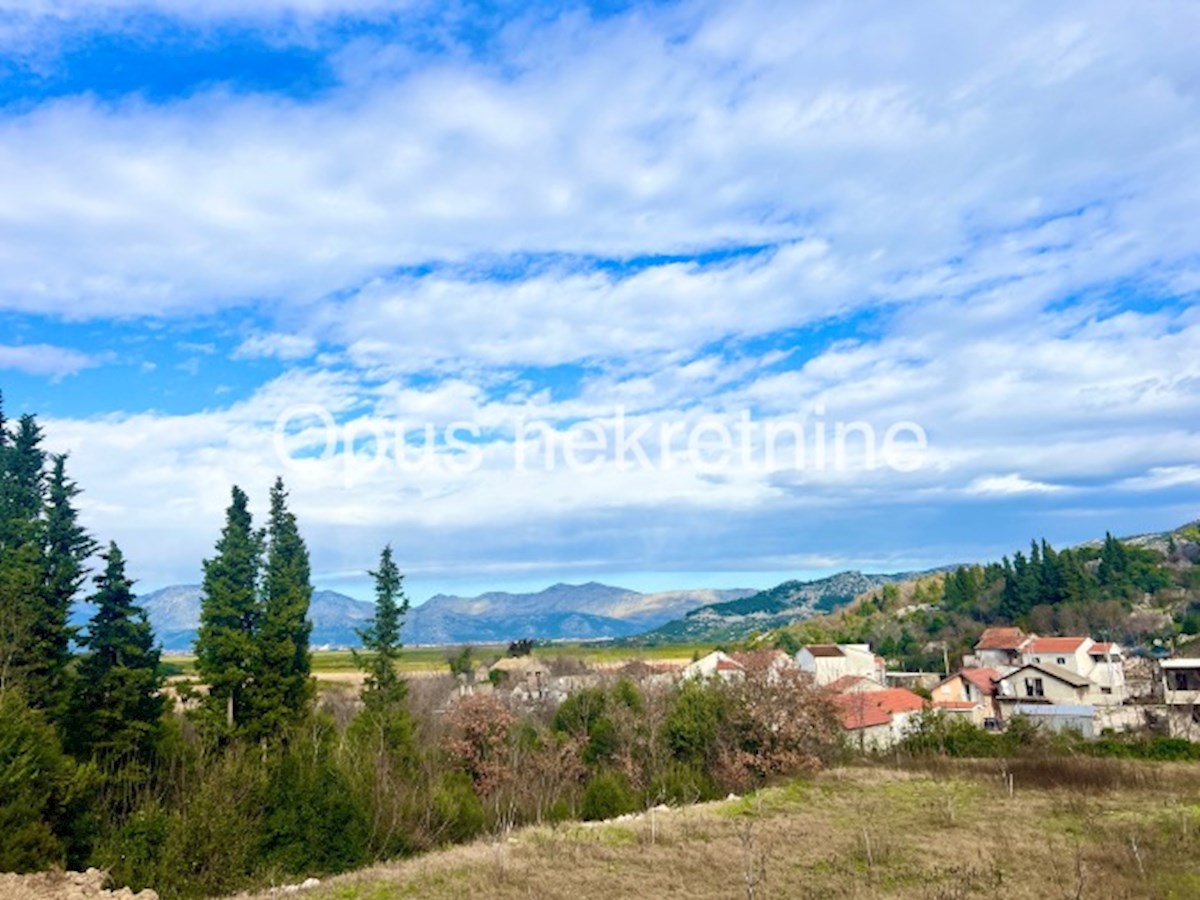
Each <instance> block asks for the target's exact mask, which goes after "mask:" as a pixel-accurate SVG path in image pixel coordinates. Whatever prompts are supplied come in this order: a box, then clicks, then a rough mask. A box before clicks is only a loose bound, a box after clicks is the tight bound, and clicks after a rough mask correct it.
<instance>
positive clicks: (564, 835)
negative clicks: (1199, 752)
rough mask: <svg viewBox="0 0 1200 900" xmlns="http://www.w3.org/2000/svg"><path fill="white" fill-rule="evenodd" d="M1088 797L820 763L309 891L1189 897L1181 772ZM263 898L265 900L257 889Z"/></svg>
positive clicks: (1197, 848)
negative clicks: (698, 799)
mask: <svg viewBox="0 0 1200 900" xmlns="http://www.w3.org/2000/svg"><path fill="white" fill-rule="evenodd" d="M1090 763H1093V764H1094V765H1089V766H1087V767H1086V768H1087V770H1088V773H1087V774H1088V775H1089V776H1090V780H1089V781H1088V784H1087V788H1086V790H1080V789H1078V785H1077V784H1073V783H1071V784H1061V783H1056V782H1055V780H1054V779H1053V778H1051V777H1047V778H1045V779H1039V778H1037V776H1036V773H1035V772H1034V771H1033V770H1032V768H1029V769H1021V770H1020V772H1019V774H1018V775H1017V778H1016V779H1015V786H1014V790H1013V792H1012V793H1011V794H1010V793H1009V790H1008V783H1007V782H1006V780H1004V779H1003V778H1001V777H1000V775H1001V770H1000V768H999V766H998V764H997V763H995V762H992V761H988V762H987V763H986V764H983V765H980V764H975V763H972V762H969V761H957V760H947V761H944V762H943V763H941V764H940V765H939V767H938V768H936V769H934V770H930V769H929V768H928V767H925V766H921V765H901V766H899V767H896V766H890V767H878V766H854V767H849V768H838V769H832V770H829V771H826V772H824V773H821V774H819V775H817V776H815V777H814V778H812V779H809V780H805V781H804V782H802V783H799V784H795V783H789V784H784V785H781V786H778V787H771V788H767V789H764V790H761V791H758V792H755V793H753V794H748V795H746V796H744V797H742V798H740V799H738V800H735V801H729V802H718V803H712V804H706V805H702V806H694V807H690V808H684V809H673V810H667V811H662V810H659V811H656V812H654V813H650V812H643V813H642V814H641V815H639V816H638V817H637V818H635V819H631V820H627V821H623V822H620V823H598V824H595V825H590V826H586V827H581V826H576V827H567V828H564V827H561V826H555V827H550V826H541V827H531V828H528V829H525V830H522V831H518V832H515V833H514V834H512V835H511V836H509V835H506V836H505V839H504V840H496V841H488V842H479V843H476V844H473V845H469V846H464V847H456V848H453V849H448V850H443V851H441V852H437V853H433V854H429V855H427V856H424V857H422V858H421V859H419V860H410V861H399V862H395V863H389V864H387V865H382V866H376V867H374V868H370V869H366V870H363V871H361V872H357V873H354V874H350V875H346V876H342V877H338V878H334V879H331V880H328V881H327V882H325V883H324V884H322V886H321V887H319V888H317V889H316V890H315V891H313V892H312V893H311V895H306V896H311V897H313V900H384V898H393V897H421V898H424V900H452V898H459V897H494V898H497V900H510V898H511V900H517V898H526V897H530V896H537V897H551V898H571V897H613V898H641V897H651V896H653V897H697V898H726V897H748V896H755V897H781V896H784V897H811V898H825V897H880V896H882V897H894V898H901V900H905V898H913V900H927V898H947V900H949V898H961V900H971V898H994V900H998V898H1005V900H1040V898H1044V897H1126V898H1131V900H1134V898H1178V900H1184V898H1190V897H1194V896H1195V895H1196V889H1197V886H1198V885H1200V881H1198V880H1197V874H1196V859H1197V858H1198V856H1200V810H1198V809H1197V807H1196V805H1195V803H1194V798H1195V796H1196V793H1197V790H1198V789H1200V775H1198V774H1197V772H1196V770H1195V769H1194V768H1193V767H1180V766H1177V765H1172V764H1152V763H1139V764H1136V765H1134V764H1130V763H1124V762H1122V761H1120V760H1091V761H1090ZM264 900H265V897H264Z"/></svg>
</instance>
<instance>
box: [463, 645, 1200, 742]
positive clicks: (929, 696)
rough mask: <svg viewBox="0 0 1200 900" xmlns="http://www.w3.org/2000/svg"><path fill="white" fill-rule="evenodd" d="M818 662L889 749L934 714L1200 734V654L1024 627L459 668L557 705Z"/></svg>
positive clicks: (819, 676) (823, 684) (834, 691)
mask: <svg viewBox="0 0 1200 900" xmlns="http://www.w3.org/2000/svg"><path fill="white" fill-rule="evenodd" d="M753 668H765V669H767V670H769V671H772V672H779V671H783V670H787V669H792V670H796V671H800V672H804V673H807V674H808V675H810V676H811V678H812V681H813V684H814V685H815V686H817V687H819V688H821V689H823V690H824V691H826V692H827V693H828V694H829V695H831V697H832V700H833V703H834V704H835V706H836V708H837V711H838V715H839V719H840V722H841V726H842V728H843V730H844V731H845V733H846V735H847V739H848V743H849V744H850V745H851V746H853V747H855V748H858V749H861V750H864V751H881V750H886V749H888V748H891V747H893V746H895V745H896V744H898V743H899V742H900V741H902V740H903V739H904V737H905V736H906V735H907V734H909V733H910V732H911V731H912V729H913V727H914V724H915V722H916V721H917V719H918V717H920V716H923V715H927V714H930V713H933V714H939V715H943V716H946V717H953V718H958V719H963V720H966V721H968V722H970V723H971V724H972V725H974V726H976V727H979V728H981V729H984V730H985V731H989V732H1002V731H1003V730H1004V729H1005V728H1006V727H1007V726H1008V725H1009V723H1011V722H1012V721H1013V720H1014V719H1015V718H1017V717H1023V718H1025V719H1026V720H1028V721H1030V722H1031V723H1033V724H1035V725H1036V726H1038V727H1040V728H1043V729H1045V730H1047V731H1050V732H1062V731H1074V732H1077V733H1078V734H1079V735H1080V736H1081V737H1084V738H1093V737H1099V736H1101V735H1104V734H1111V733H1119V732H1132V731H1139V730H1148V731H1153V732H1156V733H1159V734H1165V735H1169V736H1170V737H1177V738H1184V739H1187V740H1192V741H1195V740H1200V658H1189V657H1178V658H1165V659H1153V658H1150V657H1146V656H1140V655H1136V654H1129V653H1127V652H1126V651H1125V649H1124V648H1122V647H1121V646H1120V645H1118V644H1116V643H1113V642H1110V641H1097V640H1094V639H1093V638H1091V637H1086V636H1071V637H1063V636H1050V637H1047V636H1040V635H1037V634H1030V633H1026V632H1025V631H1023V630H1022V629H1020V628H1017V627H992V628H988V629H986V630H984V632H983V634H982V635H981V636H980V638H979V640H978V641H977V642H976V643H975V646H974V648H973V652H972V653H970V654H967V655H966V656H965V657H964V658H963V664H962V665H961V666H960V667H959V668H958V669H957V670H954V671H951V672H948V673H946V672H942V673H933V672H905V671H895V670H890V669H888V667H887V662H886V660H885V659H884V658H883V657H882V656H880V655H879V654H877V653H875V652H874V651H873V650H872V649H871V647H870V645H868V644H810V645H808V646H804V647H802V648H801V649H800V650H799V651H798V652H796V653H795V654H788V653H786V652H784V651H782V650H749V651H731V652H725V651H723V650H713V651H712V652H710V653H708V654H707V655H704V656H701V657H700V658H698V659H695V660H694V661H692V662H691V663H689V664H686V665H671V664H670V663H666V662H658V663H655V664H650V663H645V662H641V661H633V662H629V663H625V664H623V665H620V666H615V667H608V668H596V669H589V668H588V667H586V666H583V665H582V664H580V663H577V664H576V665H575V666H574V667H571V670H570V671H567V672H564V671H561V664H556V662H555V661H553V660H547V659H545V658H543V657H541V656H536V655H532V654H529V655H520V656H507V657H504V658H501V659H499V660H497V661H495V662H494V663H492V664H491V665H485V666H481V667H480V668H479V669H478V670H476V671H473V672H470V673H467V674H460V675H459V677H458V682H457V687H456V693H457V694H458V695H459V696H465V695H473V694H479V693H494V694H498V695H502V696H504V697H505V698H506V699H507V701H508V702H509V703H510V704H511V705H513V706H517V707H526V708H528V707H532V706H535V705H543V704H544V705H550V706H554V705H557V704H558V703H561V702H562V701H563V700H564V699H565V698H566V697H568V696H569V695H570V694H572V693H573V692H575V691H578V690H581V689H583V688H588V687H593V686H595V685H597V684H599V683H601V682H602V681H604V680H605V679H611V678H614V677H626V678H630V679H632V680H634V681H636V682H638V683H641V684H645V685H650V686H656V687H669V686H671V685H673V684H677V683H679V682H682V681H686V680H689V679H697V680H709V679H718V680H721V681H725V682H730V681H737V680H740V679H742V678H744V677H745V675H746V673H747V671H748V670H750V669H753Z"/></svg>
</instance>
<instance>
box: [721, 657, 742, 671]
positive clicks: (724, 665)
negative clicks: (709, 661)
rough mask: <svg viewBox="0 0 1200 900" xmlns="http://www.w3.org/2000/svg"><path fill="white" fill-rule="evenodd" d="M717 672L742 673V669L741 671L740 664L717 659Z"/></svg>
mask: <svg viewBox="0 0 1200 900" xmlns="http://www.w3.org/2000/svg"><path fill="white" fill-rule="evenodd" d="M717 671H718V672H742V671H744V669H743V667H742V664H741V663H739V662H734V661H733V660H732V659H718V660H717Z"/></svg>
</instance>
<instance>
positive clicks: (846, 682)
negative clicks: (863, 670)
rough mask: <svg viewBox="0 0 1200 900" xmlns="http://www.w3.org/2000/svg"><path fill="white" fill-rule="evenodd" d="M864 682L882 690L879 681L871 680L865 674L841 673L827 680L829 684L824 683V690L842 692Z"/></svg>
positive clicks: (835, 692)
mask: <svg viewBox="0 0 1200 900" xmlns="http://www.w3.org/2000/svg"><path fill="white" fill-rule="evenodd" d="M864 682H865V683H866V684H869V685H872V686H874V687H875V688H877V689H879V690H883V688H882V686H881V685H880V684H879V682H877V681H872V680H871V679H870V678H867V677H866V676H865V675H843V676H842V677H841V678H838V679H836V680H834V681H831V682H829V684H827V685H825V690H827V691H829V692H830V693H834V694H842V693H845V692H846V691H849V690H852V689H854V688H856V687H858V686H859V685H860V684H863V683H864Z"/></svg>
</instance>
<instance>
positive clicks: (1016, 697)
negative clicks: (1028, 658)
mask: <svg viewBox="0 0 1200 900" xmlns="http://www.w3.org/2000/svg"><path fill="white" fill-rule="evenodd" d="M996 684H997V691H996V701H997V704H998V706H999V709H1000V711H1001V713H1002V714H1003V716H1004V717H1005V718H1007V717H1009V716H1010V715H1012V707H1013V706H1014V705H1015V704H1017V703H1023V704H1034V703H1036V704H1042V705H1057V704H1075V705H1081V704H1085V703H1087V698H1088V693H1089V690H1090V688H1091V682H1090V681H1088V680H1087V679H1086V678H1084V677H1083V676H1082V675H1078V674H1076V673H1075V672H1072V671H1071V670H1070V669H1065V668H1063V667H1062V666H1059V665H1056V664H1054V663H1026V664H1025V665H1023V666H1021V667H1020V668H1017V669H1014V670H1013V671H1011V672H1009V673H1008V674H1007V675H1003V676H1001V678H1000V679H999V681H997V683H996Z"/></svg>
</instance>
